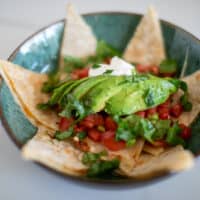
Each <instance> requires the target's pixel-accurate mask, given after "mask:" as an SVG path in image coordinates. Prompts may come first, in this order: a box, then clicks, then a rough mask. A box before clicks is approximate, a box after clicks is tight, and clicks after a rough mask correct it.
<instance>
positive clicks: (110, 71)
mask: <svg viewBox="0 0 200 200" xmlns="http://www.w3.org/2000/svg"><path fill="white" fill-rule="evenodd" d="M112 72H113V70H112V69H107V70H106V71H105V72H104V73H103V74H111V73H112Z"/></svg>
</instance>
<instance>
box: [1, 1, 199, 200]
mask: <svg viewBox="0 0 200 200" xmlns="http://www.w3.org/2000/svg"><path fill="white" fill-rule="evenodd" d="M71 2H73V3H74V4H75V5H76V6H77V7H78V8H79V10H80V12H81V13H86V12H94V11H105V10H107V11H109V10H112V11H129V12H140V13H141V12H142V13H144V11H145V10H146V8H147V6H148V5H149V4H153V5H155V6H156V8H157V10H158V11H159V14H160V17H161V18H162V19H165V20H168V21H170V22H173V23H175V24H177V25H179V26H181V27H183V28H184V29H186V30H187V31H189V32H191V33H193V34H194V35H195V36H197V37H198V38H200V22H199V19H200V11H199V10H200V1H199V0H151V1H148V0H71ZM66 3H67V1H65V0H54V1H53V0H0V58H3V59H6V58H7V57H8V56H9V54H10V53H11V52H12V51H13V49H15V48H16V47H17V46H18V45H19V44H20V43H21V42H22V41H23V40H24V39H25V38H26V37H27V36H29V35H30V34H32V33H34V32H35V31H36V30H38V29H39V28H41V27H43V26H45V25H47V24H49V23H51V22H53V21H56V20H58V19H61V18H64V16H65V5H66ZM0 159H1V160H0V200H18V199H19V200H24V199H28V200H36V199H39V200H40V199H48V200H54V199H55V200H59V199H62V200H63V199H68V200H71V199H73V200H75V199H77V200H79V199H81V200H84V199H88V200H89V199H95V200H98V199H99V200H102V199H104V200H106V199H109V200H112V199H115V200H118V199H119V200H122V199H137V200H139V199H140V200H146V199H148V200H161V199H162V200H169V199H170V200H173V199H176V200H188V199H192V200H197V199H200V189H199V186H200V173H199V171H200V161H199V162H197V163H196V165H195V167H194V168H193V169H192V170H190V171H187V172H184V173H181V174H179V175H177V176H174V177H171V178H169V179H167V180H164V181H161V182H158V183H156V184H152V185H149V186H145V187H140V188H134V187H132V188H131V187H123V188H121V189H120V188H119V187H117V186H109V185H91V184H90V185H88V184H86V183H84V182H81V183H80V182H75V181H72V180H68V179H64V178H62V177H59V176H56V175H55V174H51V173H49V172H48V171H46V170H44V169H43V168H41V167H39V166H37V165H35V164H33V163H31V162H25V161H23V160H22V159H21V156H20V151H19V150H18V149H17V148H16V147H15V145H14V144H13V142H12V141H11V140H10V138H9V137H8V136H7V135H6V133H5V131H4V129H3V128H2V126H1V125H0Z"/></svg>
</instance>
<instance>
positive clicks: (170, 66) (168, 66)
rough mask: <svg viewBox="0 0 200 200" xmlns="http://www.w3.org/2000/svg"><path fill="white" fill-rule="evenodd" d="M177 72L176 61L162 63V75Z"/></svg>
mask: <svg viewBox="0 0 200 200" xmlns="http://www.w3.org/2000/svg"><path fill="white" fill-rule="evenodd" d="M176 71H177V61H176V60H174V59H166V60H163V61H162V62H161V63H160V73H162V74H174V73H176Z"/></svg>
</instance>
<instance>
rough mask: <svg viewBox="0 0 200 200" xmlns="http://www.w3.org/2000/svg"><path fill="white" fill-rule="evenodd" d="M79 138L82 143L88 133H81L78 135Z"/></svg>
mask: <svg viewBox="0 0 200 200" xmlns="http://www.w3.org/2000/svg"><path fill="white" fill-rule="evenodd" d="M77 137H78V139H79V140H80V141H82V140H83V139H84V138H86V137H87V133H86V132H83V131H82V132H79V133H78V134H77Z"/></svg>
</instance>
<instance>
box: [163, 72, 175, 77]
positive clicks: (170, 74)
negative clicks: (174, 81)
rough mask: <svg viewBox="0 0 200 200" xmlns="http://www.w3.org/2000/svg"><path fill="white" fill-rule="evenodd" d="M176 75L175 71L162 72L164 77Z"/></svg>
mask: <svg viewBox="0 0 200 200" xmlns="http://www.w3.org/2000/svg"><path fill="white" fill-rule="evenodd" d="M174 75H175V73H162V74H161V76H162V77H173V76H174Z"/></svg>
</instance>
